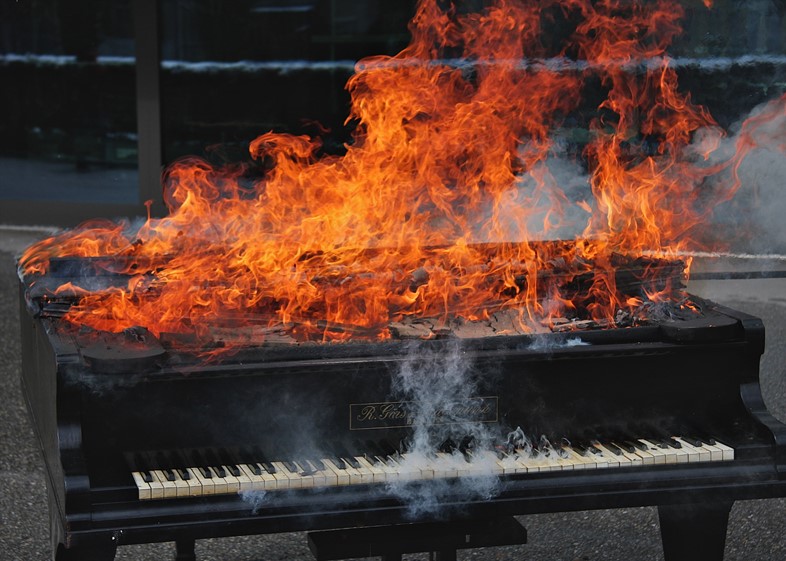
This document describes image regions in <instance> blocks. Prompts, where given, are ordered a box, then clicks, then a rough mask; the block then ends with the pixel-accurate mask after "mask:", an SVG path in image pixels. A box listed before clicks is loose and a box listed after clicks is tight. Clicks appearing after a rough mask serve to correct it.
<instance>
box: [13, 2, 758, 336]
mask: <svg viewBox="0 0 786 561" xmlns="http://www.w3.org/2000/svg"><path fill="white" fill-rule="evenodd" d="M444 4H445V3H444V2H439V1H437V0H422V1H421V2H420V3H419V6H418V8H417V12H416V14H415V17H414V18H413V20H412V21H411V23H410V31H411V33H412V41H411V44H410V45H409V46H408V47H407V48H406V49H404V50H403V51H402V52H401V53H399V54H398V55H396V56H394V57H382V56H378V57H371V58H367V59H364V60H362V61H360V62H359V63H358V64H357V68H356V73H355V74H354V75H353V77H352V78H351V79H350V80H349V82H348V84H347V88H348V90H349V92H350V94H351V110H350V113H349V116H348V118H347V121H348V122H353V123H355V124H356V129H355V132H354V134H353V137H352V142H351V143H350V144H349V145H348V146H347V147H346V153H345V154H344V155H342V156H324V155H320V147H321V145H320V141H319V139H317V138H309V137H306V136H292V135H287V134H279V133H275V132H268V133H266V134H263V135H262V136H260V137H259V138H257V139H256V140H254V141H253V142H251V144H250V153H251V156H252V157H253V158H254V159H255V160H256V161H257V163H256V164H255V165H257V166H258V167H264V168H265V169H267V170H268V171H267V172H266V174H265V175H264V177H263V178H262V179H261V180H253V181H250V180H249V179H248V176H247V175H246V174H244V170H243V169H234V170H232V169H226V168H224V169H218V168H216V167H213V166H211V165H210V164H208V163H207V162H205V161H203V160H200V159H197V158H190V159H185V160H182V161H179V162H177V163H175V164H174V165H172V166H171V167H170V168H169V169H168V171H167V173H166V174H165V177H164V197H165V202H166V204H167V205H168V208H169V215H168V216H167V217H166V218H163V219H148V220H147V221H146V222H145V223H144V225H143V226H142V227H141V228H138V229H136V228H131V227H130V226H129V225H128V224H123V223H120V224H116V223H108V222H107V223H90V224H85V225H83V226H81V227H80V228H78V229H76V230H74V231H70V232H66V233H64V234H61V235H58V236H55V237H53V238H50V239H48V240H45V241H43V242H41V243H39V244H36V245H35V246H33V247H31V248H30V249H29V250H28V251H27V252H26V254H25V255H24V256H23V258H22V260H21V267H22V268H23V270H24V272H25V274H27V275H33V274H42V273H44V272H45V271H46V270H47V267H48V263H49V260H50V258H52V257H55V256H115V257H118V258H123V259H125V261H124V260H122V259H121V260H120V261H118V262H119V263H127V264H128V267H129V270H128V271H126V272H128V273H129V274H130V273H133V272H134V270H136V271H140V269H139V267H140V263H144V264H145V265H144V267H142V269H141V271H143V272H146V273H149V274H145V275H143V274H139V275H132V277H131V280H130V282H129V284H128V286H126V287H122V288H117V289H112V290H102V291H100V292H96V293H89V294H84V295H80V300H79V303H78V304H77V305H75V306H73V307H72V309H71V311H70V312H69V313H68V314H67V316H66V318H67V319H69V320H70V321H71V322H73V323H75V324H78V325H88V326H91V327H94V328H96V329H102V330H109V331H119V330H122V329H124V328H127V327H131V326H136V325H143V326H145V327H147V328H148V329H150V330H151V331H153V332H155V333H162V332H189V333H193V332H195V331H196V332H197V333H198V332H199V331H200V329H203V328H204V326H205V325H209V324H210V323H211V322H213V323H216V322H219V323H220V322H228V321H230V320H231V321H232V322H234V325H237V324H238V323H242V322H255V323H256V324H259V323H262V324H269V325H274V324H287V325H296V326H300V328H301V329H303V330H306V331H309V330H310V332H312V334H313V333H314V332H317V333H321V334H322V336H323V337H324V338H342V337H350V336H358V333H363V334H365V336H367V337H372V338H385V337H388V336H389V333H388V331H387V329H386V326H387V325H388V324H389V323H390V322H391V321H397V320H399V319H401V318H402V317H404V316H419V317H430V318H437V319H441V320H443V321H444V320H446V319H447V318H451V317H456V316H461V317H463V318H465V319H469V320H472V319H478V318H484V317H487V316H488V314H489V313H491V312H493V311H495V310H500V309H512V310H516V311H517V317H518V319H519V322H520V324H521V326H520V327H521V329H522V330H527V329H529V328H531V326H532V325H533V322H536V321H542V320H543V319H544V318H546V319H547V318H548V316H550V315H560V314H562V313H563V312H564V311H565V310H566V309H576V308H582V309H584V310H585V311H586V313H587V314H588V315H589V317H591V318H593V319H604V320H607V321H608V322H610V324H611V325H613V322H614V318H615V314H616V313H617V312H618V311H619V310H621V309H622V310H624V309H630V308H632V307H634V306H637V305H640V304H641V298H638V297H635V298H631V297H630V296H629V295H623V294H620V293H618V291H617V290H616V288H615V279H614V263H613V256H614V255H615V254H624V255H640V254H642V253H643V252H650V253H654V254H659V255H663V256H668V255H670V254H673V253H674V252H677V251H680V250H682V249H684V248H686V247H688V246H689V245H690V244H692V243H694V240H695V239H696V235H695V234H696V232H697V228H699V227H700V226H701V224H702V223H703V222H704V220H705V219H706V218H707V216H708V215H709V213H710V212H711V210H712V207H713V205H714V204H715V203H717V201H719V200H723V199H727V198H729V197H731V195H732V194H733V193H734V191H735V190H736V189H737V187H738V186H739V182H738V181H729V182H728V184H727V186H726V187H724V188H720V189H715V190H714V191H713V192H712V193H711V194H712V197H709V196H707V194H706V192H703V191H702V188H701V186H702V184H703V182H704V180H705V179H706V178H707V177H709V176H711V175H717V174H720V173H722V172H724V171H725V170H729V169H731V170H732V173H731V174H730V175H732V176H733V175H734V173H733V170H736V167H737V166H738V165H739V161H740V158H741V157H742V156H741V155H740V154H741V153H742V152H743V151H744V150H741V151H740V152H738V154H737V155H735V156H734V157H733V158H731V159H730V160H726V161H724V162H723V163H720V164H717V163H716V164H712V165H710V164H709V163H707V160H706V158H707V153H708V152H710V151H712V150H713V149H714V148H715V147H716V145H717V143H718V141H719V140H720V133H719V132H718V129H717V127H715V123H714V121H713V119H712V117H711V116H710V115H709V113H708V112H707V111H706V110H705V109H704V108H703V107H700V106H697V105H695V104H693V103H692V102H691V98H690V95H688V94H686V93H683V92H681V91H679V88H678V85H677V76H676V73H675V71H674V70H673V69H672V68H671V67H670V64H669V58H668V56H667V55H666V48H667V47H668V45H669V44H670V42H671V41H672V39H673V38H674V37H675V36H676V35H677V34H678V33H679V31H680V29H679V24H678V23H679V20H680V18H681V16H682V15H683V12H682V8H681V6H680V4H679V3H677V2H676V1H674V0H659V1H657V2H655V1H652V2H645V1H634V0H597V1H590V0H550V1H545V2H544V1H540V2H535V1H527V0H518V1H517V0H496V1H495V2H493V3H492V4H491V5H490V6H489V7H487V8H485V9H483V10H482V11H480V12H465V11H462V10H459V9H457V8H455V7H449V8H444V7H443V6H444ZM545 27H547V28H549V29H559V30H560V32H559V33H555V34H554V36H549V35H548V33H547V32H545V31H544V28H545ZM554 37H557V38H561V39H560V40H561V42H559V43H558V44H555V40H554ZM547 38H548V40H547ZM587 82H591V83H593V84H597V83H598V82H599V83H600V84H601V86H602V90H603V91H604V92H605V99H603V100H602V102H601V103H600V105H599V107H598V112H597V118H596V119H594V121H592V122H591V123H590V124H589V128H590V131H591V139H590V141H589V143H588V144H587V146H586V149H585V151H584V154H583V156H584V159H585V161H586V165H588V168H589V176H590V185H591V192H592V194H593V195H594V200H590V201H589V202H588V201H580V202H579V205H580V206H581V208H583V209H584V211H585V216H586V217H587V220H586V223H585V224H584V225H583V226H582V227H581V228H580V230H583V233H582V234H581V236H580V238H579V237H577V238H576V240H575V242H573V243H567V244H553V245H550V246H547V247H546V249H544V246H537V244H534V242H533V240H535V239H536V238H544V237H548V235H549V232H550V231H551V230H553V229H555V228H556V227H557V226H558V225H560V224H561V220H562V216H563V214H564V210H565V206H566V205H567V204H568V202H569V201H568V200H567V197H566V196H565V195H564V194H563V193H562V192H561V191H560V189H559V185H558V184H557V182H556V180H555V178H554V177H553V176H552V174H551V172H550V171H549V166H548V165H547V163H548V159H549V158H550V157H551V156H552V155H553V153H554V146H553V141H552V138H554V133H555V131H556V130H557V129H558V128H559V127H560V126H561V125H562V122H563V120H564V118H565V116H566V115H569V114H570V113H571V112H572V111H575V110H576V108H577V107H578V106H579V104H580V102H581V100H580V93H581V90H582V86H583V85H584V84H585V83H587ZM699 129H702V130H709V131H711V133H710V134H705V135H704V136H705V140H706V141H705V142H704V143H703V144H700V143H697V142H695V136H696V132H697V131H698V130H699ZM712 131H714V132H712ZM700 147H701V148H703V149H705V151H704V152H702V151H701V150H700ZM487 242H494V243H493V244H489V243H487ZM555 260H562V261H561V262H562V263H568V264H571V267H572V269H571V270H573V272H574V274H585V273H587V272H588V271H589V272H591V273H592V275H594V281H593V284H592V287H591V290H590V291H589V293H590V295H591V301H589V300H588V296H587V295H584V296H581V297H579V296H577V295H575V294H566V293H564V292H563V291H561V290H560V288H559V286H556V285H555V286H553V287H550V288H547V289H546V292H547V293H545V294H544V289H543V285H542V283H541V284H539V283H538V274H539V273H540V272H542V271H544V270H547V269H548V268H549V267H552V266H553V263H554V262H555ZM589 263H591V265H589ZM115 266H117V265H115ZM132 266H133V267H136V268H137V269H134V270H132V269H131V267H132ZM64 290H68V288H65V289H64ZM641 296H642V297H645V295H641ZM646 297H648V298H651V299H656V298H657V297H658V294H657V293H656V292H654V291H653V292H652V293H650V294H647V295H646ZM578 299H580V300H581V301H579V300H578ZM546 302H547V303H546ZM326 325H330V326H334V327H335V326H351V328H349V327H348V328H347V329H344V330H342V329H332V330H331V329H326V328H325V326H326Z"/></svg>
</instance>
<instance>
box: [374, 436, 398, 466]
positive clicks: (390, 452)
mask: <svg viewBox="0 0 786 561" xmlns="http://www.w3.org/2000/svg"><path fill="white" fill-rule="evenodd" d="M379 446H380V448H382V451H383V452H384V453H385V455H386V456H388V457H390V458H393V461H396V460H400V459H401V454H402V452H401V450H400V449H398V448H397V447H395V446H394V445H393V444H392V443H391V442H390V441H389V440H387V439H385V438H383V439H382V440H380V441H379Z"/></svg>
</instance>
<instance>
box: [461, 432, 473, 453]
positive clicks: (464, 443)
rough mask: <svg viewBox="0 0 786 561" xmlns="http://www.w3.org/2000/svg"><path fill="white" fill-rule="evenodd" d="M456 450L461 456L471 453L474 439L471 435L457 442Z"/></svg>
mask: <svg viewBox="0 0 786 561" xmlns="http://www.w3.org/2000/svg"><path fill="white" fill-rule="evenodd" d="M458 448H459V451H460V452H461V453H462V454H466V453H471V452H472V450H473V449H474V448H475V437H474V436H473V435H471V434H468V435H466V436H465V437H464V438H462V439H461V442H459V446H458Z"/></svg>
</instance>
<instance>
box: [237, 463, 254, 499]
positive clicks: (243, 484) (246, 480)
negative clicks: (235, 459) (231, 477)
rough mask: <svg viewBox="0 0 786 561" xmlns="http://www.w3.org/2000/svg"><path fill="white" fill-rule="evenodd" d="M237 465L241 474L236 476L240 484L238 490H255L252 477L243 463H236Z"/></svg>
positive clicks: (242, 491) (240, 491) (243, 491)
mask: <svg viewBox="0 0 786 561" xmlns="http://www.w3.org/2000/svg"><path fill="white" fill-rule="evenodd" d="M236 465H237V469H238V470H239V471H240V475H237V476H235V477H236V479H237V484H238V492H239V493H245V492H246V491H253V490H254V484H253V483H252V481H251V478H250V477H249V476H248V474H247V473H246V471H245V470H244V469H243V466H242V465H240V464H236Z"/></svg>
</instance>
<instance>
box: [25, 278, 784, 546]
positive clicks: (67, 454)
mask: <svg viewBox="0 0 786 561" xmlns="http://www.w3.org/2000/svg"><path fill="white" fill-rule="evenodd" d="M28 289H29V287H25V286H24V285H22V286H21V293H22V299H21V302H22V309H23V311H22V314H21V317H22V338H23V375H22V376H23V380H22V382H23V390H24V393H25V396H26V399H27V404H28V407H29V411H30V414H31V417H32V420H33V424H34V427H35V430H36V433H37V437H38V439H39V441H40V444H41V447H42V450H43V457H44V460H45V463H46V468H47V473H48V478H49V479H48V493H49V505H50V511H51V533H52V534H51V536H52V537H51V539H52V549H53V557H54V558H56V559H57V560H58V561H62V560H65V559H96V560H103V559H112V558H113V557H114V555H115V551H116V548H117V547H118V546H120V545H123V544H131V543H146V542H156V541H176V542H177V543H178V545H179V552H180V553H179V555H180V557H179V558H181V559H187V558H190V557H189V545H188V544H189V543H190V544H191V546H190V547H191V552H193V540H194V539H196V538H205V537H221V536H228V535H241V534H256V533H273V532H288V531H299V530H328V529H342V528H365V527H375V528H385V527H388V526H389V527H390V528H393V529H395V528H406V527H409V525H412V527H414V526H417V524H428V523H434V522H435V521H437V522H439V521H441V522H445V521H447V522H453V523H467V524H474V525H478V526H481V525H483V524H484V523H489V521H491V523H492V524H493V523H494V521H495V520H502V519H512V518H511V517H512V515H518V514H527V513H542V512H554V511H571V510H586V509H606V508H617V507H630V506H642V505H657V506H658V508H659V515H660V520H661V531H662V538H663V544H664V552H665V555H666V559H667V560H668V561H674V560H681V559H717V560H720V559H722V557H723V548H724V540H725V533H726V523H727V520H728V513H729V509H730V507H731V505H732V503H733V501H735V500H738V499H754V498H764V497H774V496H783V495H786V483H785V482H784V474H786V444H785V443H786V431H785V430H784V426H783V425H782V424H781V423H780V422H778V421H777V420H776V419H775V418H773V417H772V416H771V415H770V413H769V412H768V411H767V409H766V407H765V405H764V402H763V400H762V397H761V393H760V387H759V379H758V378H759V359H760V355H761V354H762V352H763V349H764V328H763V325H762V323H761V321H760V320H759V319H757V318H755V317H752V316H749V315H746V314H744V313H741V312H737V311H734V310H731V309H728V308H724V307H722V306H718V305H715V304H712V303H706V302H705V306H706V310H705V316H704V317H703V318H701V319H697V320H693V321H671V322H662V323H661V324H659V325H649V326H642V327H630V328H626V329H605V330H593V331H588V332H582V333H571V334H568V335H564V334H556V333H555V334H543V335H538V336H534V337H530V336H510V337H495V338H491V339H472V340H465V341H461V342H459V343H457V342H455V341H451V340H434V341H423V342H418V343H407V342H402V341H387V342H376V343H341V344H313V345H301V346H295V347H289V346H280V347H266V346H261V347H258V348H247V349H243V350H240V351H238V352H235V353H231V354H228V355H227V356H225V357H223V358H221V360H213V361H207V362H205V361H204V360H201V359H197V358H195V357H193V356H192V355H189V354H188V353H182V352H178V351H177V349H174V348H165V347H164V346H162V344H161V342H160V341H159V340H158V339H156V338H155V337H154V336H152V334H150V333H149V332H146V331H145V330H142V329H140V330H138V331H135V330H131V331H130V332H129V331H127V332H124V333H121V334H117V335H107V336H106V338H104V339H101V341H100V342H99V343H98V344H95V343H94V344H91V345H85V344H84V343H83V342H80V340H79V334H78V333H74V332H73V331H69V330H66V329H64V328H63V326H62V325H61V322H60V321H59V317H60V316H61V315H62V312H63V304H62V303H59V302H57V301H56V300H47V299H46V298H36V297H35V295H31V291H30V290H28ZM578 342H581V343H582V344H576V343H578ZM451 353H454V354H455V353H458V355H457V356H458V361H457V362H458V363H460V364H462V365H465V368H466V371H467V374H466V376H468V378H467V383H466V384H463V386H462V387H465V388H468V389H467V391H466V392H464V393H463V394H462V392H460V391H459V392H458V394H457V395H455V396H454V397H453V398H451V400H452V401H450V403H451V406H450V407H448V409H450V410H451V411H449V412H447V413H446V412H445V411H441V410H440V407H442V408H443V409H444V408H445V407H444V405H445V404H444V403H443V404H442V405H438V406H437V407H436V408H435V409H432V410H431V412H430V413H425V414H426V415H431V416H432V419H428V418H426V419H425V420H424V418H420V419H418V418H417V415H418V413H417V410H418V403H419V401H420V400H422V399H423V396H419V395H417V394H418V388H417V386H414V387H413V386H409V387H404V386H402V383H401V380H400V377H401V373H402V372H403V371H404V370H406V369H407V368H408V369H410V370H413V371H418V369H420V368H422V370H423V372H422V375H423V378H424V379H426V380H428V378H429V376H432V377H433V376H439V375H440V372H439V370H440V368H441V366H440V365H441V364H443V363H441V362H440V361H439V360H434V357H440V356H447V355H450V354H451ZM419 356H423V357H431V358H429V359H428V361H430V362H429V364H430V365H431V366H430V369H431V370H432V371H431V372H429V371H428V370H429V369H428V368H426V367H425V366H424V364H425V362H423V363H421V362H419V360H420V359H419V358H418V357H419ZM428 361H426V362H428ZM435 365H436V366H435ZM434 370H436V372H435V371H434ZM420 414H423V410H420ZM418 423H420V424H421V425H424V426H425V428H424V426H420V427H419V428H418V427H417V426H416V425H418ZM430 427H431V428H430ZM519 427H521V429H519V430H518V432H517V428H519ZM432 428H433V429H434V430H435V431H436V432H437V434H438V435H439V438H440V441H441V444H440V446H437V447H436V448H435V449H434V450H431V451H426V452H425V453H422V452H423V451H422V450H421V451H420V452H421V453H420V455H418V454H416V453H415V452H414V451H413V450H414V448H411V446H413V444H412V437H413V434H414V433H416V432H417V431H418V430H420V431H421V432H422V431H425V432H426V433H428V432H429V431H430V430H432ZM473 431H479V432H477V434H474V435H473V434H472V433H473ZM525 434H526V435H527V436H529V437H530V439H529V440H527V441H526V442H525V441H524V440H522V439H521V438H520V436H524V435H525ZM484 435H485V437H489V435H492V436H493V435H498V437H499V438H498V439H497V440H496V444H494V443H493V442H492V443H491V444H489V441H488V440H487V441H486V442H482V439H483V437H484ZM541 435H544V436H545V438H546V439H548V441H547V442H548V443H547V444H544V442H545V440H540V441H539V439H540V437H541ZM474 436H476V437H477V442H473V437H474ZM443 438H444V441H442V439H443ZM491 440H492V441H493V438H492V439H491ZM523 442H524V443H523ZM522 443H523V444H522ZM479 489H480V490H479ZM424 495H428V496H430V497H431V498H432V499H433V500H432V504H431V505H430V506H428V507H424V508H420V507H419V506H418V505H415V504H413V503H412V497H418V496H424ZM358 535H359V534H358ZM322 558H329V557H327V556H326V554H325V555H322ZM388 558H393V557H388Z"/></svg>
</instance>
